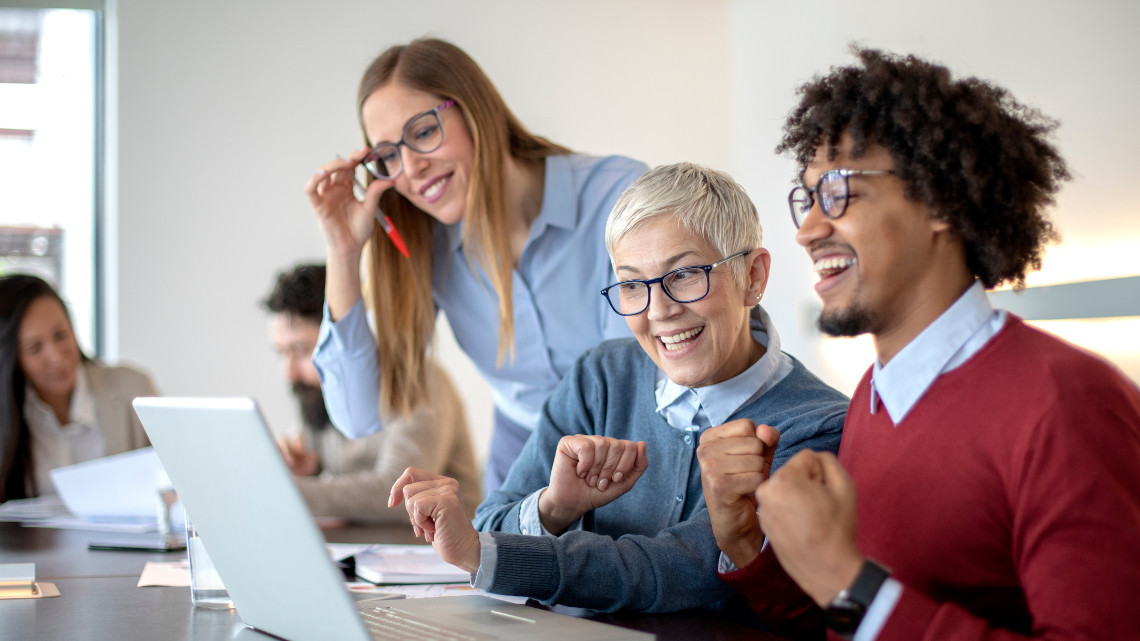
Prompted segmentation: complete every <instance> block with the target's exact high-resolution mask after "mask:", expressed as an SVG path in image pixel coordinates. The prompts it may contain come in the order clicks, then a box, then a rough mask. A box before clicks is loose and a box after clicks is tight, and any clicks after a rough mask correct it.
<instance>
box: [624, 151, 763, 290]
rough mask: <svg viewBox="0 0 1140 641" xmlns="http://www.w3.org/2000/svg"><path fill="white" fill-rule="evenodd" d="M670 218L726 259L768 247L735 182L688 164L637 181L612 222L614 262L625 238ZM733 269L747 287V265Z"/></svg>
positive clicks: (748, 200) (732, 266) (662, 168)
mask: <svg viewBox="0 0 1140 641" xmlns="http://www.w3.org/2000/svg"><path fill="white" fill-rule="evenodd" d="M666 215H668V216H673V218H675V219H676V221H677V222H678V223H679V224H680V225H681V227H682V228H683V229H684V230H686V231H688V232H689V233H691V234H695V235H697V236H700V237H702V238H704V239H705V240H707V241H709V244H711V245H712V246H713V247H715V248H716V249H717V251H719V252H721V254H722V255H724V256H728V255H730V254H735V253H736V252H738V251H743V250H745V249H756V248H758V247H760V246H761V244H762V243H763V241H764V232H763V229H762V228H761V227H760V215H759V214H757V213H756V205H754V204H752V199H751V198H749V197H748V193H747V192H745V191H744V187H741V186H740V184H739V183H737V182H736V181H735V180H733V179H732V176H729V175H728V174H726V173H724V172H723V171H717V170H715V169H709V168H708V167H702V166H700V165H695V164H693V163H688V162H682V163H677V164H675V165H659V166H657V167H654V168H653V169H650V170H649V171H648V172H646V173H645V174H643V175H642V176H641V177H640V178H638V179H637V180H635V181H633V183H632V184H630V186H629V187H628V188H626V190H625V192H624V193H623V194H622V195H621V197H620V198H618V201H617V202H616V203H615V204H614V208H613V211H611V212H610V217H609V220H607V221H606V251H607V252H609V254H610V262H613V260H614V247H615V246H616V245H617V244H618V242H620V241H621V239H622V238H625V237H626V236H627V235H628V234H630V233H631V232H633V231H635V230H637V229H639V228H641V227H642V226H644V225H645V224H647V223H649V222H650V221H652V220H654V219H656V218H659V217H661V216H666ZM728 266H729V267H730V269H731V270H732V274H733V276H734V277H735V278H736V282H737V283H739V284H740V285H741V286H742V287H747V286H748V266H747V264H746V263H745V262H744V261H731V262H729V263H728Z"/></svg>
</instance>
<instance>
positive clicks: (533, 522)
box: [519, 487, 550, 536]
mask: <svg viewBox="0 0 1140 641" xmlns="http://www.w3.org/2000/svg"><path fill="white" fill-rule="evenodd" d="M545 489H546V488H545V487H544V488H542V489H541V490H539V491H537V492H534V493H533V494H531V495H530V496H528V497H526V498H525V499H523V500H522V503H521V504H519V531H520V532H522V533H523V534H533V535H535V536H540V535H543V534H547V535H548V534H550V532H547V531H546V528H544V527H542V516H541V515H540V514H539V513H538V497H539V495H541V494H542V492H543V490H545Z"/></svg>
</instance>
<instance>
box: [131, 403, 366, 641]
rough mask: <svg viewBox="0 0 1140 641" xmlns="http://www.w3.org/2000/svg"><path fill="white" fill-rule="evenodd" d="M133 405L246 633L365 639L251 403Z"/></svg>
mask: <svg viewBox="0 0 1140 641" xmlns="http://www.w3.org/2000/svg"><path fill="white" fill-rule="evenodd" d="M133 405H134V407H135V412H136V413H137V414H138V415H139V419H140V420H141V421H142V424H143V428H144V429H145V430H146V433H147V435H148V436H149V437H150V440H151V443H152V444H153V445H154V448H155V450H157V451H158V456H159V459H160V460H161V461H162V464H163V466H164V467H165V468H166V471H167V473H168V474H169V475H170V480H171V482H172V483H173V484H174V488H175V489H176V490H177V491H178V496H179V498H180V499H181V500H182V503H183V505H184V506H185V507H186V510H187V512H188V513H189V514H190V518H191V519H192V520H193V522H194V525H195V527H196V528H198V530H199V531H200V532H201V536H202V541H203V542H204V543H205V545H206V548H207V550H209V553H210V558H211V559H212V560H213V562H214V565H216V566H217V569H218V573H219V574H220V575H221V577H222V582H223V583H225V585H226V589H227V590H228V591H229V593H230V597H231V598H233V601H234V606H235V607H236V609H237V611H238V614H239V615H240V616H241V618H242V620H243V621H244V622H245V623H247V624H248V625H251V626H253V627H254V628H257V629H259V630H262V631H264V632H268V633H269V634H273V635H276V636H280V637H283V638H288V639H290V640H292V641H308V640H310V639H311V640H313V641H324V640H326V639H360V640H362V641H363V640H365V639H369V638H370V637H369V634H368V633H367V632H366V631H365V628H364V624H363V622H362V621H361V620H360V618H359V616H358V615H357V613H356V610H355V607H354V605H353V601H352V598H351V596H350V595H349V594H348V591H347V589H346V588H345V585H344V577H343V575H342V574H341V573H340V571H339V570H337V568H336V567H335V566H334V565H333V563H332V561H331V560H330V559H329V557H328V554H327V552H326V551H325V540H324V537H322V536H321V533H320V530H319V529H318V528H317V526H316V524H315V523H314V522H313V519H312V516H311V515H310V513H309V510H308V507H307V506H306V504H305V502H304V500H303V498H302V497H301V494H300V492H299V491H298V490H297V486H296V484H295V483H294V482H293V478H292V474H291V473H290V472H289V469H288V467H287V466H286V465H285V462H284V460H283V459H282V458H281V455H280V453H279V451H278V449H277V445H276V444H275V443H274V440H273V437H272V436H271V435H270V433H269V430H268V428H267V427H266V425H265V422H264V420H263V419H262V417H261V413H260V412H259V411H258V409H257V405H256V403H255V402H254V401H253V400H252V399H248V398H137V399H135V401H134V403H133ZM186 598H187V599H189V598H190V596H189V595H187V596H186Z"/></svg>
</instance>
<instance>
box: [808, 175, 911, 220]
mask: <svg viewBox="0 0 1140 641" xmlns="http://www.w3.org/2000/svg"><path fill="white" fill-rule="evenodd" d="M893 173H895V172H894V171H893V170H891V169H832V170H831V171H829V172H826V173H824V174H823V175H822V176H820V177H819V182H817V183H816V184H815V187H804V186H800V187H796V188H795V189H793V190H792V193H790V194H788V206H789V207H791V208H792V222H793V223H794V224H795V226H796V229H799V228H800V225H803V223H804V220H805V219H806V218H807V215H808V212H810V211H811V207H812V205H813V204H814V203H815V199H816V198H817V197H818V198H819V208H820V209H822V210H823V215H824V216H827V217H828V218H830V219H832V220H835V219H836V218H839V217H840V216H842V215H843V214H844V213H846V212H847V196H848V194H850V193H851V191H850V186H849V185H848V184H847V178H848V177H849V176H875V175H878V174H893Z"/></svg>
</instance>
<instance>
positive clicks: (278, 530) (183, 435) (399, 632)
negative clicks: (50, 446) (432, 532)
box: [133, 397, 655, 641]
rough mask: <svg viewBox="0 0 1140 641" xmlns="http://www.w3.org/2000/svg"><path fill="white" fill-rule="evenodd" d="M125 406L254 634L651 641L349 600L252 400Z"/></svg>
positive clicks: (429, 600) (563, 622) (536, 614)
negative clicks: (143, 432)
mask: <svg viewBox="0 0 1140 641" xmlns="http://www.w3.org/2000/svg"><path fill="white" fill-rule="evenodd" d="M133 405H134V408H135V412H136V413H137V414H138V416H139V419H140V420H141V421H142V424H143V428H144V429H145V430H146V433H147V435H148V436H149V437H150V441H151V443H152V444H153V446H154V448H155V450H156V451H157V452H158V456H159V459H161V461H162V464H163V466H164V467H165V468H166V471H167V474H168V475H169V476H170V480H171V482H172V483H173V485H174V488H175V489H176V490H177V491H178V496H179V499H181V501H182V504H183V506H185V508H186V511H187V513H188V514H189V515H190V518H191V519H192V520H193V522H194V526H195V527H196V528H197V529H198V530H199V533H200V534H201V537H202V542H203V543H204V544H205V545H206V548H207V549H208V550H209V551H210V558H211V560H213V562H214V565H215V566H216V567H217V570H218V573H219V574H220V575H221V578H222V582H223V583H225V586H226V589H227V590H228V591H229V593H230V597H231V598H232V599H233V602H234V607H235V608H236V610H237V613H238V615H239V616H241V618H242V621H243V622H244V623H245V624H246V625H249V626H251V627H252V628H254V629H256V630H259V631H261V632H264V633H267V634H270V635H273V636H276V637H280V638H282V639H287V640H289V641H309V640H312V641H325V640H326V639H350V640H353V639H359V640H361V641H363V640H366V639H409V640H412V639H414V640H415V641H425V640H430V639H433V638H440V639H508V640H510V639H519V640H520V641H521V640H523V639H526V640H531V639H535V638H542V639H543V640H544V641H562V640H565V641H625V640H630V641H635V640H636V641H644V640H648V639H654V638H655V637H654V635H652V634H648V633H645V632H639V631H636V630H628V629H625V628H621V627H618V626H614V625H610V624H606V623H601V622H598V621H591V620H589V619H583V618H579V617H574V616H569V615H566V614H560V613H556V612H549V611H546V610H541V609H538V608H532V607H528V606H525V605H521V604H517V603H508V602H506V601H502V600H499V599H494V598H490V597H486V596H455V597H426V598H421V599H400V600H394V601H393V600H366V601H356V600H354V599H353V595H351V594H350V593H349V591H348V589H347V588H346V586H345V584H344V576H343V574H342V572H341V570H340V569H339V568H337V567H336V566H335V565H334V563H333V561H332V559H330V557H329V555H328V553H327V552H326V548H325V540H324V537H323V536H321V532H320V530H319V529H318V528H317V525H316V523H315V522H314V521H313V517H312V515H311V514H310V513H309V509H308V507H307V505H306V504H305V501H304V499H303V498H302V497H301V493H300V491H299V490H298V489H297V486H296V484H295V483H294V482H293V477H292V474H291V473H290V471H289V468H288V467H287V466H286V464H285V461H284V460H283V459H282V457H281V454H280V452H279V451H278V449H277V445H276V443H275V442H274V439H273V437H272V435H271V434H270V432H269V429H268V428H267V427H266V423H265V421H264V419H263V418H262V416H261V412H260V411H259V410H258V408H257V404H256V403H255V402H254V401H253V400H252V399H249V398H172V397H171V398H157V397H155V398H151V397H144V398H137V399H135V400H134V402H133Z"/></svg>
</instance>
